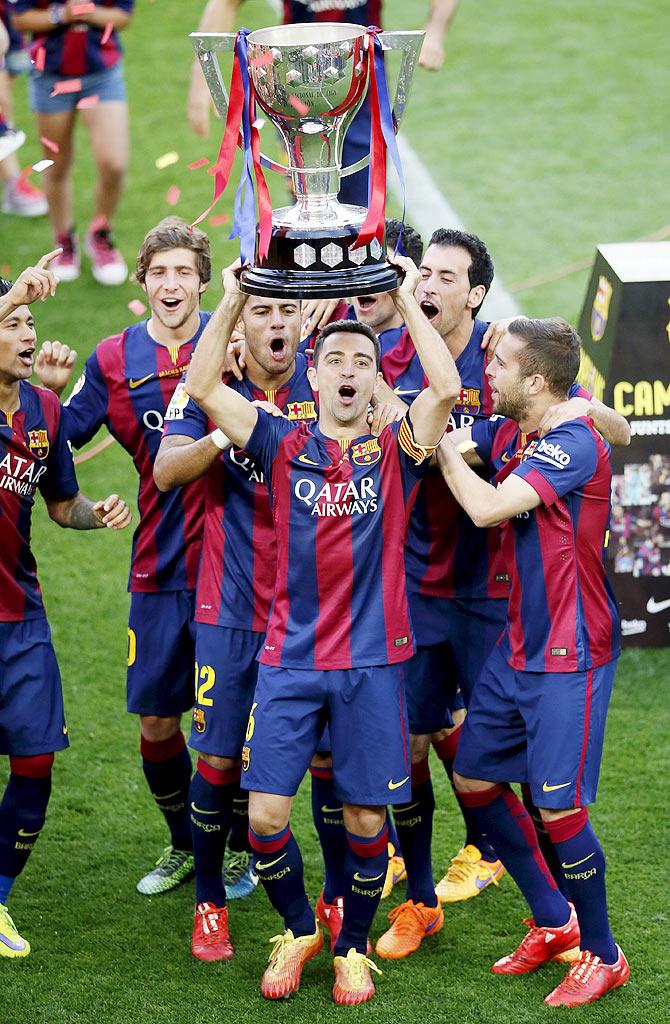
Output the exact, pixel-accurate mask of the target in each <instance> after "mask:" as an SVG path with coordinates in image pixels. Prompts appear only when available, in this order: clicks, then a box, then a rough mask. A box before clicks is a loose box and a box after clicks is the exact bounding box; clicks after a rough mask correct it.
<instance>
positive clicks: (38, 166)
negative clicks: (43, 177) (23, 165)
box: [33, 160, 54, 174]
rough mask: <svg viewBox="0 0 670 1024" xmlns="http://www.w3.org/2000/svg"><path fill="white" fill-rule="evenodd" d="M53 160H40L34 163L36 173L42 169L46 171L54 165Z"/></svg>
mask: <svg viewBox="0 0 670 1024" xmlns="http://www.w3.org/2000/svg"><path fill="white" fill-rule="evenodd" d="M53 165H54V162H53V160H38V161H37V163H36V164H33V170H34V171H35V173H36V174H40V172H41V171H46V169H47V167H53Z"/></svg>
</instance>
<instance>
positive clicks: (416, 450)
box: [398, 417, 437, 466]
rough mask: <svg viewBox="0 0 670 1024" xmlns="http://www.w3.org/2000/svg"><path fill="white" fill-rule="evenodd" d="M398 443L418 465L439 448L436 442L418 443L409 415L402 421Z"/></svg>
mask: <svg viewBox="0 0 670 1024" xmlns="http://www.w3.org/2000/svg"><path fill="white" fill-rule="evenodd" d="M398 444H399V445H400V447H401V448H402V450H403V451H404V452H405V454H406V455H409V457H410V458H411V459H414V461H415V462H416V464H417V466H420V465H421V463H422V462H425V460H426V459H429V458H430V456H431V455H432V454H433V452H434V451H435V449H436V448H437V445H435V444H433V445H428V446H427V447H422V445H420V444H417V443H416V441H415V440H414V434H413V433H412V427H411V424H410V423H409V422H408V419H407V417H405V419H404V420H402V421H401V423H400V428H399V430H398Z"/></svg>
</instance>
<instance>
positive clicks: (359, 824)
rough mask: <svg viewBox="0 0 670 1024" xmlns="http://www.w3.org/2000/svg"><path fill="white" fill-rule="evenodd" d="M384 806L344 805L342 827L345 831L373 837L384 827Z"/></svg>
mask: <svg viewBox="0 0 670 1024" xmlns="http://www.w3.org/2000/svg"><path fill="white" fill-rule="evenodd" d="M385 821H386V808H385V807H362V806H361V805H359V804H345V805H344V827H345V828H346V830H347V832H351V833H353V834H354V835H357V836H365V837H366V838H370V839H372V838H374V836H376V835H378V834H379V832H380V831H381V830H382V828H383V827H384V822H385Z"/></svg>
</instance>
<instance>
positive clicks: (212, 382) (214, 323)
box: [186, 260, 258, 448]
mask: <svg viewBox="0 0 670 1024" xmlns="http://www.w3.org/2000/svg"><path fill="white" fill-rule="evenodd" d="M238 271H239V260H238V261H237V262H236V263H234V264H233V265H232V266H230V267H227V268H226V269H225V270H224V271H223V275H222V276H223V298H222V299H221V302H220V303H219V305H218V306H217V308H216V310H215V311H214V313H213V315H212V316H211V318H210V320H209V322H208V324H207V326H206V327H205V329H204V331H203V332H202V335H201V337H200V340H199V342H198V344H197V346H196V349H195V352H194V353H193V355H192V357H191V362H190V365H189V368H188V371H187V373H186V393H187V394H188V395H190V396H191V398H193V399H194V400H195V401H196V402H197V403H198V405H199V406H200V407H201V408H202V409H204V410H205V412H206V413H207V415H208V416H209V417H210V419H212V420H214V422H215V423H216V425H217V427H220V428H221V430H223V432H224V433H225V434H226V436H227V437H229V438H230V440H231V441H232V443H233V444H234V445H237V446H238V447H240V448H244V446H245V445H246V443H247V441H248V440H249V438H250V437H251V434H252V432H253V429H254V427H255V426H256V420H257V419H258V413H257V412H256V409H255V408H254V406H253V405H252V404H251V402H248V401H247V399H246V398H244V397H243V396H242V395H240V394H238V393H237V392H236V391H233V390H232V388H229V387H227V385H226V384H224V383H223V380H222V379H221V378H222V373H223V369H224V363H225V358H226V349H227V346H228V340H229V338H230V336H231V335H232V333H233V330H234V328H235V324H236V323H237V320H238V318H239V315H240V313H241V312H242V309H243V308H244V303H245V302H246V296H245V295H243V294H242V292H241V291H240V286H239V281H238V277H237V274H238Z"/></svg>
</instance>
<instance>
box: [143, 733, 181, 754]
mask: <svg viewBox="0 0 670 1024" xmlns="http://www.w3.org/2000/svg"><path fill="white" fill-rule="evenodd" d="M185 746H186V740H185V739H184V734H183V732H182V731H181V729H180V730H179V732H176V733H175V734H174V736H170V737H169V738H168V739H166V740H158V741H157V742H154V741H153V740H148V739H147V738H146V736H140V754H141V755H142V757H143V758H144V760H145V761H167V760H168V759H169V758H170V757H175V755H176V754H179V753H181V751H182V750H183V749H184V747H185Z"/></svg>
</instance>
